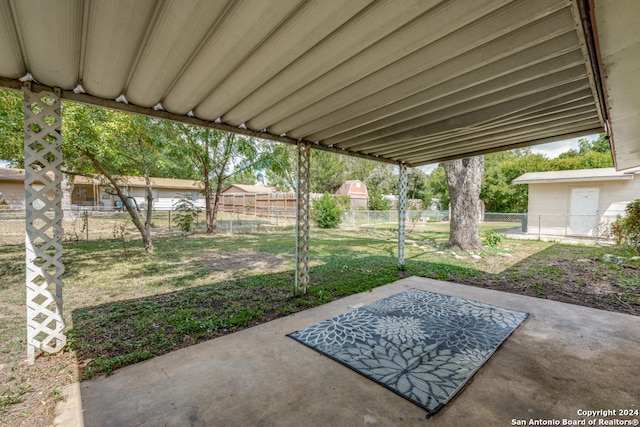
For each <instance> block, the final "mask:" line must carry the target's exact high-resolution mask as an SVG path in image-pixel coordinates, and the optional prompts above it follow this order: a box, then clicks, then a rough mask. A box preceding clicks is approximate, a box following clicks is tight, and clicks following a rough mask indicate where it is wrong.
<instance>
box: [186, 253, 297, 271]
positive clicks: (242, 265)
mask: <svg viewBox="0 0 640 427" xmlns="http://www.w3.org/2000/svg"><path fill="white" fill-rule="evenodd" d="M189 264H191V265H193V266H197V267H204V268H207V269H208V270H209V271H211V272H212V273H214V272H220V273H226V274H227V275H229V276H232V277H233V276H237V275H242V274H246V273H265V272H267V273H271V272H277V271H282V270H284V269H286V268H287V265H288V264H287V259H286V258H284V257H282V256H280V255H278V254H274V253H270V252H254V251H220V250H206V251H202V252H201V253H200V257H199V258H198V259H195V260H190V261H189Z"/></svg>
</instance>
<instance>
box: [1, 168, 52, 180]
mask: <svg viewBox="0 0 640 427" xmlns="http://www.w3.org/2000/svg"><path fill="white" fill-rule="evenodd" d="M45 177H46V178H47V179H49V181H53V172H47V173H46V174H45ZM24 179H25V171H24V169H17V168H0V181H15V182H24Z"/></svg>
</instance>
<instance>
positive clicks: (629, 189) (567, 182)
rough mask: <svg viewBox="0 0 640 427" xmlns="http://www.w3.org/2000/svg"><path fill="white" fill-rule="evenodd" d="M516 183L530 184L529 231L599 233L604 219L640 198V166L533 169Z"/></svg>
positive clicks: (590, 234) (585, 234)
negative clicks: (629, 167)
mask: <svg viewBox="0 0 640 427" xmlns="http://www.w3.org/2000/svg"><path fill="white" fill-rule="evenodd" d="M513 184H528V185H529V207H528V212H529V215H528V224H527V225H528V227H527V232H528V233H536V234H544V235H550V236H554V235H555V236H588V237H597V236H598V235H599V234H600V233H601V232H602V230H601V227H599V226H600V225H601V224H602V223H603V221H612V220H615V218H616V217H617V215H618V213H620V212H621V207H622V211H624V206H626V203H628V202H629V201H632V200H635V199H638V198H640V168H635V169H629V170H626V171H616V170H615V169H614V168H601V169H580V170H568V171H551V172H530V173H525V174H524V175H522V176H520V177H518V178H516V179H514V180H513Z"/></svg>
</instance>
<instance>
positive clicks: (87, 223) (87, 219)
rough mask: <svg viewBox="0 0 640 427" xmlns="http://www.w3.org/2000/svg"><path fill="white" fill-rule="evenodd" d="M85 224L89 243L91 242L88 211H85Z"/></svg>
mask: <svg viewBox="0 0 640 427" xmlns="http://www.w3.org/2000/svg"><path fill="white" fill-rule="evenodd" d="M84 224H85V228H86V233H87V242H88V241H89V212H88V211H87V210H86V209H85V210H84Z"/></svg>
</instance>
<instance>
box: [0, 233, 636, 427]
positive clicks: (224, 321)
mask: <svg viewBox="0 0 640 427" xmlns="http://www.w3.org/2000/svg"><path fill="white" fill-rule="evenodd" d="M504 227H505V225H504V224H487V225H483V226H482V227H481V234H483V233H485V232H487V231H488V230H493V229H498V230H500V229H503V228H504ZM447 238H448V229H447V226H446V225H443V224H431V225H427V226H426V228H422V227H421V228H419V229H416V230H415V231H413V232H410V233H408V236H407V244H406V254H405V257H406V269H405V270H404V271H399V270H398V268H397V240H396V233H395V232H394V231H392V230H383V229H377V230H369V229H364V230H346V229H341V230H329V231H325V230H318V229H314V230H313V231H312V233H311V253H310V260H311V271H310V280H311V286H310V288H309V292H308V294H307V295H294V294H293V292H292V285H293V281H294V265H295V264H294V254H295V233H294V232H293V231H278V232H272V233H261V234H243V235H226V234H221V235H215V236H205V235H194V236H187V237H167V238H158V239H156V240H155V241H154V244H155V247H156V251H155V253H153V254H147V253H145V252H144V250H143V248H142V247H141V246H142V245H141V243H140V242H139V241H133V242H130V243H123V242H122V241H121V240H102V241H89V242H70V243H66V244H65V252H64V264H65V268H66V272H65V276H64V281H65V287H64V301H65V307H64V317H65V319H66V322H67V328H68V331H67V335H68V346H67V347H68V350H69V351H68V352H65V353H64V354H63V355H58V356H52V357H43V358H39V359H37V361H36V367H35V368H33V367H32V368H28V367H26V366H24V357H25V356H24V355H25V351H26V350H25V344H24V342H25V337H24V335H25V325H24V319H25V311H24V310H25V309H24V299H25V290H24V288H25V286H24V271H25V266H24V247H23V246H18V245H16V246H5V247H3V248H0V266H1V267H2V268H1V269H0V291H2V292H1V293H0V313H2V314H1V315H0V354H1V356H2V363H3V364H4V369H2V370H0V383H1V384H3V386H1V387H2V388H0V415H1V414H2V412H6V414H9V413H10V414H12V415H11V416H12V417H18V418H12V419H13V420H15V419H21V418H19V415H16V414H17V413H18V412H19V411H18V410H17V409H16V408H19V407H20V405H21V404H22V405H24V404H26V402H28V401H29V399H33V398H34V397H33V396H36V397H35V399H40V398H41V396H42V395H37V393H39V392H44V396H45V398H43V400H46V401H47V402H48V404H49V405H51V403H52V402H55V401H56V400H58V399H59V396H60V389H61V387H62V386H63V385H64V384H67V383H69V382H71V380H72V379H73V378H72V375H70V374H69V373H70V372H73V371H74V370H75V369H76V367H77V369H78V371H79V375H80V377H81V378H83V379H87V378H91V377H93V376H95V375H99V374H109V373H111V372H112V371H113V370H114V369H117V368H119V367H122V366H125V365H129V364H132V363H136V362H138V361H140V360H144V359H147V358H150V357H153V356H157V355H160V354H164V353H167V352H169V351H173V350H176V349H178V348H182V347H185V346H188V345H192V344H195V343H197V342H200V341H203V340H207V339H211V338H215V337H216V336H220V335H223V334H227V333H231V332H233V331H236V330H238V329H241V328H245V327H248V326H252V325H255V324H257V323H261V322H264V321H268V320H271V319H274V318H277V317H280V316H285V315H288V314H291V313H294V312H297V311H300V310H304V309H307V308H309V307H313V306H316V305H319V304H323V303H326V302H329V301H332V300H334V299H336V298H340V297H343V296H346V295H350V294H353V293H356V292H365V291H368V290H370V289H372V288H374V287H377V286H381V285H384V284H387V283H390V282H393V281H395V280H398V279H399V278H402V277H407V276H413V275H416V276H424V277H431V278H436V279H442V280H455V281H457V282H462V283H469V284H473V285H479V286H482V283H483V282H484V281H487V282H488V281H493V282H495V283H498V282H499V283H502V284H511V283H513V284H517V285H518V286H520V285H523V286H525V287H524V288H522V293H525V294H530V295H533V296H540V297H545V296H549V295H551V294H552V292H551V291H552V289H553V286H554V285H553V279H550V278H553V277H560V276H562V274H563V270H562V267H561V266H562V265H564V264H557V265H556V264H554V262H556V261H557V260H558V259H562V260H564V261H567V262H568V263H569V264H571V263H573V264H575V260H582V259H602V258H603V257H604V254H605V253H616V254H623V255H625V256H626V255H628V254H626V253H625V252H624V250H623V249H612V248H602V247H597V246H570V245H559V244H557V243H553V242H550V243H548V242H540V241H520V240H503V241H502V242H500V243H499V245H498V246H497V247H486V248H485V250H484V251H482V252H477V253H476V254H474V255H476V256H475V257H472V256H471V255H472V254H466V253H461V254H453V253H451V251H447V250H444V249H443V248H442V244H443V243H444V242H446V240H447ZM612 251H613V252H612ZM554 260H556V261H554ZM550 263H551V264H550ZM600 264H602V265H598V266H597V267H598V268H600V267H602V268H603V269H604V270H602V279H603V280H605V281H614V279H612V277H616V278H617V277H618V276H619V275H622V274H623V273H624V274H627V273H628V272H627V270H626V269H625V268H623V266H621V265H619V264H617V263H610V264H605V263H600ZM636 265H637V262H636ZM594 268H595V266H594ZM630 271H631V270H630ZM631 273H637V271H631ZM567 274H569V273H567ZM571 274H573V273H571ZM616 275H618V276H616ZM636 275H637V274H636ZM590 277H591V276H590ZM620 277H622V276H620ZM633 277H635V276H633V274H630V275H626V276H624V277H622V278H623V279H625V278H626V279H625V280H626V281H624V280H620V281H619V280H617V279H615V281H618V282H620V283H622V284H624V285H625V286H626V288H623V287H620V289H619V291H620V292H619V293H618V294H616V297H617V298H618V299H620V298H621V296H624V295H625V293H624V292H627V293H628V291H629V290H630V292H631V293H628V296H629V298H627V299H625V300H624V301H623V302H624V304H627V305H629V306H632V308H633V307H636V306H637V303H638V301H635V300H634V299H633V298H635V295H636V293H637V290H638V287H639V285H640V283H638V282H637V281H634V279H633ZM562 280H563V281H564V282H567V283H569V282H570V283H574V282H575V285H576V289H578V290H580V289H586V287H585V286H586V285H587V284H588V282H589V280H590V279H589V278H584V277H573V276H571V277H567V278H563V279H562ZM508 290H509V291H513V289H508ZM516 291H517V290H516ZM621 301H622V300H621ZM578 303H579V302H578ZM39 371H41V373H42V374H43V375H47V373H49V372H57V374H55V375H54V378H57V380H52V381H48V382H47V383H46V384H48V385H46V386H45V385H43V384H40V383H38V382H37V380H36V376H37V375H34V373H37V372H39ZM42 387H48V388H47V389H46V390H41V388H42ZM37 396H40V397H37ZM6 414H5V415H6Z"/></svg>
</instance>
